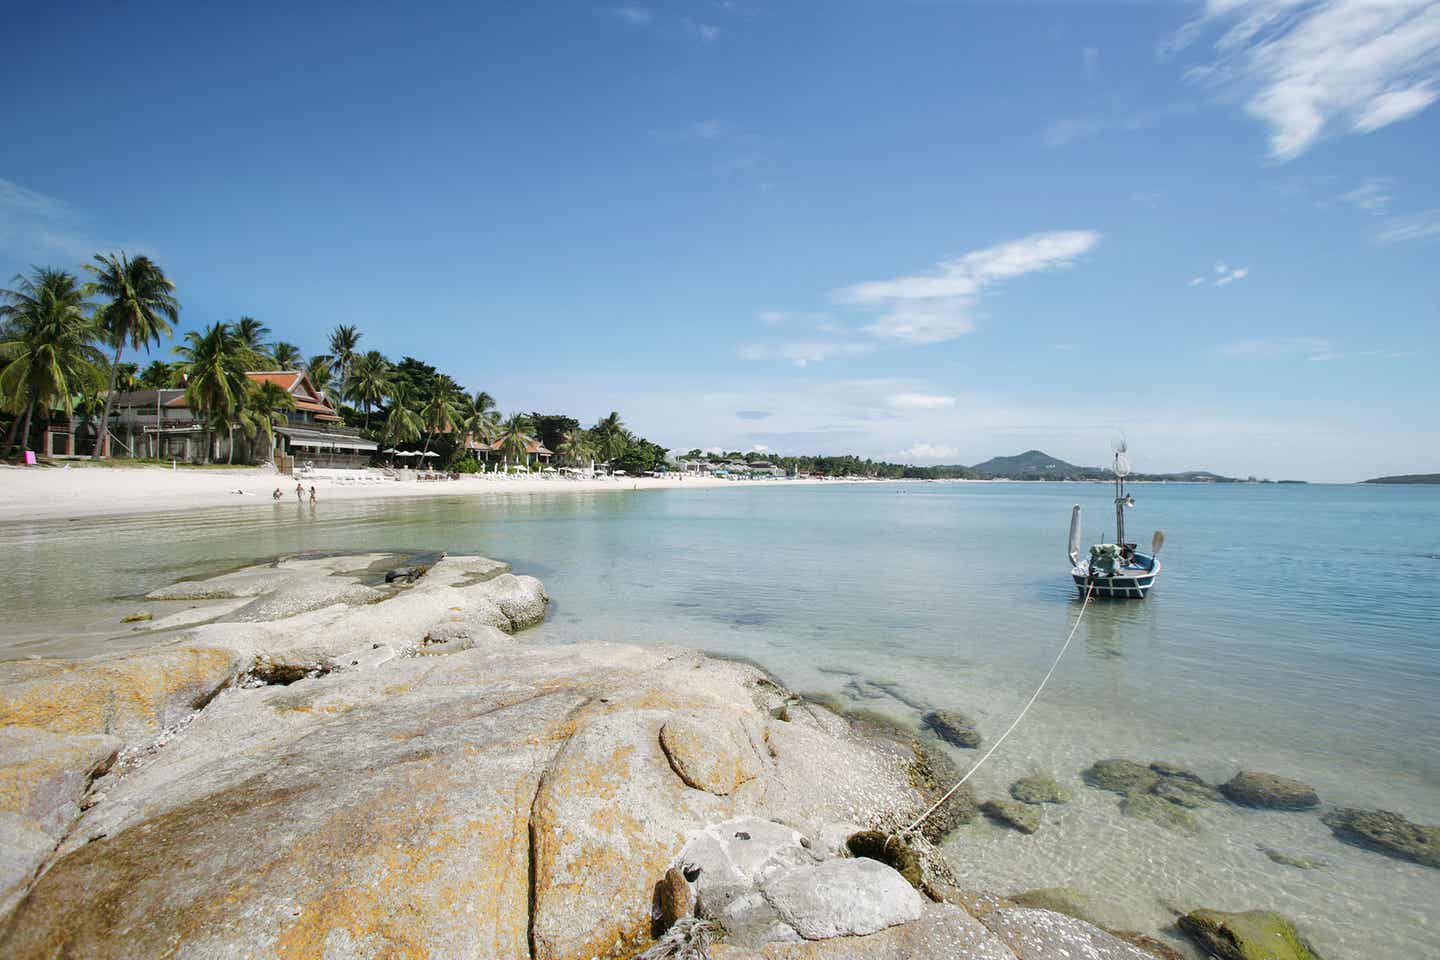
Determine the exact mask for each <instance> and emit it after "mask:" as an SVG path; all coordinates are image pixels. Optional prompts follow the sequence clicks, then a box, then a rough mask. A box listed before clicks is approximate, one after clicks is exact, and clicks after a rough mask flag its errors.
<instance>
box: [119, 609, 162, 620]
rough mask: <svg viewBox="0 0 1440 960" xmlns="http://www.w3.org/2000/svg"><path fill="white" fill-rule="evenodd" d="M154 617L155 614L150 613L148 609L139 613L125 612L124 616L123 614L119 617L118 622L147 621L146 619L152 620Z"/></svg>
mask: <svg viewBox="0 0 1440 960" xmlns="http://www.w3.org/2000/svg"><path fill="white" fill-rule="evenodd" d="M154 619H155V614H153V613H150V612H149V611H142V612H139V613H127V614H125V616H123V617H121V618H120V622H121V623H146V622H148V621H150V620H154Z"/></svg>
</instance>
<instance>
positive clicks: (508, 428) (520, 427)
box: [500, 413, 530, 467]
mask: <svg viewBox="0 0 1440 960" xmlns="http://www.w3.org/2000/svg"><path fill="white" fill-rule="evenodd" d="M500 454H501V456H503V457H504V458H505V465H506V467H509V465H510V460H511V458H514V459H515V460H516V461H517V462H524V461H528V460H529V459H530V418H529V417H527V416H525V415H524V414H521V413H517V414H515V415H514V416H512V417H508V418H507V419H506V420H505V422H504V423H503V424H501V425H500Z"/></svg>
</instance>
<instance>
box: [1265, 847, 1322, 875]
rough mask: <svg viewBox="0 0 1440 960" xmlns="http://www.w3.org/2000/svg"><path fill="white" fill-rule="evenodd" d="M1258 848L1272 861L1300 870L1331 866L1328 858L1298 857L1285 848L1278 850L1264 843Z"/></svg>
mask: <svg viewBox="0 0 1440 960" xmlns="http://www.w3.org/2000/svg"><path fill="white" fill-rule="evenodd" d="M1257 849H1258V850H1259V851H1260V852H1261V853H1263V854H1265V856H1267V857H1269V858H1270V860H1271V861H1273V862H1275V863H1278V864H1280V865H1281V866H1283V867H1295V868H1297V869H1299V870H1319V869H1321V868H1322V867H1328V866H1330V861H1328V860H1319V859H1313V860H1312V859H1310V858H1308V857H1296V856H1292V855H1291V854H1288V853H1286V852H1285V851H1283V850H1276V849H1275V848H1274V847H1267V846H1264V845H1263V844H1262V845H1261V846H1259V847H1258V848H1257Z"/></svg>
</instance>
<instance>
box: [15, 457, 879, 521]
mask: <svg viewBox="0 0 1440 960" xmlns="http://www.w3.org/2000/svg"><path fill="white" fill-rule="evenodd" d="M296 482H297V481H296V480H295V478H293V477H286V476H281V475H280V474H277V473H276V472H275V471H274V470H272V469H267V468H264V467H227V468H218V467H217V468H215V469H203V468H193V467H191V468H183V469H178V470H172V469H168V468H166V467H155V466H127V467H98V466H95V467H92V466H89V465H88V464H87V465H75V466H71V467H68V468H67V467H46V468H35V467H3V468H0V522H8V521H15V520H55V519H63V518H67V517H88V516H99V515H119V514H131V513H150V512H158V511H172V510H188V509H195V508H200V507H224V506H236V505H240V504H251V505H261V504H264V505H269V504H270V503H271V502H272V501H271V497H272V495H273V493H274V490H275V488H276V487H279V488H280V490H281V493H282V494H283V495H284V497H283V499H284V500H286V501H290V500H294V498H295V484H296ZM849 482H861V481H846V480H824V481H821V480H808V479H800V480H758V481H732V480H721V479H715V478H713V477H686V478H685V479H683V480H681V479H678V478H677V479H673V480H672V479H659V478H656V477H611V478H597V479H594V480H554V479H542V478H539V477H505V478H492V477H484V476H480V475H478V474H468V475H463V476H461V478H460V479H459V480H444V481H425V482H421V481H417V480H402V481H395V480H387V481H384V482H375V483H363V484H357V483H346V482H340V481H337V480H335V479H332V478H327V477H321V478H318V479H316V480H314V481H311V480H306V481H304V484H305V488H306V496H307V497H308V496H309V488H310V486H311V484H312V483H313V485H314V486H315V492H316V497H317V499H318V500H319V501H320V502H322V503H324V502H329V501H333V500H377V499H382V498H389V497H454V496H477V495H483V494H495V493H586V492H588V493H594V492H599V491H609V490H664V489H668V488H672V487H684V488H686V489H696V488H702V487H733V486H736V485H737V484H738V483H745V484H770V485H777V484H778V485H787V484H809V483H849ZM866 482H868V481H866ZM236 491H243V492H242V493H237V492H236Z"/></svg>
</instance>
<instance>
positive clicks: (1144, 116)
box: [1040, 102, 1203, 147]
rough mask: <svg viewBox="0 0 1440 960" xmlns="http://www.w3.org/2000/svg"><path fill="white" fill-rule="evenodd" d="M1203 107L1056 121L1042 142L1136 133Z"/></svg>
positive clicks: (1180, 106) (1176, 106) (1177, 105)
mask: <svg viewBox="0 0 1440 960" xmlns="http://www.w3.org/2000/svg"><path fill="white" fill-rule="evenodd" d="M1201 109H1203V106H1202V105H1201V104H1195V103H1184V102H1182V103H1172V104H1167V105H1165V106H1161V107H1151V108H1147V109H1133V108H1131V109H1113V110H1102V111H1099V112H1095V113H1087V114H1081V115H1079V116H1074V117H1062V118H1060V119H1058V120H1052V121H1051V122H1050V123H1047V124H1046V125H1045V126H1044V127H1043V128H1041V130H1040V142H1041V143H1043V144H1045V146H1047V147H1064V146H1069V145H1070V144H1072V143H1078V142H1080V141H1082V140H1090V139H1093V138H1095V137H1098V136H1100V135H1102V134H1106V133H1135V132H1137V131H1140V130H1147V129H1149V128H1150V127H1153V126H1155V125H1157V124H1159V123H1161V122H1163V121H1165V120H1170V119H1173V118H1175V117H1183V116H1188V115H1190V114H1194V113H1198V112H1199V111H1200V110H1201Z"/></svg>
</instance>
